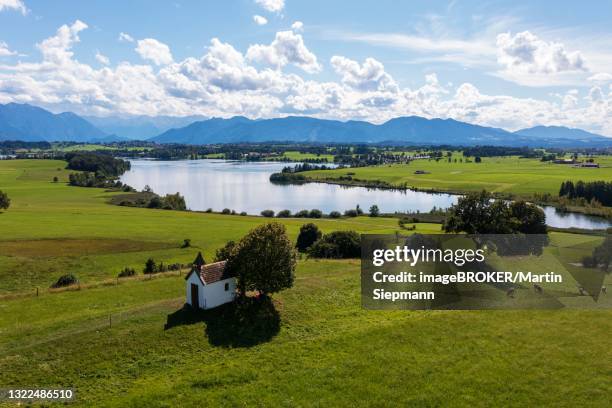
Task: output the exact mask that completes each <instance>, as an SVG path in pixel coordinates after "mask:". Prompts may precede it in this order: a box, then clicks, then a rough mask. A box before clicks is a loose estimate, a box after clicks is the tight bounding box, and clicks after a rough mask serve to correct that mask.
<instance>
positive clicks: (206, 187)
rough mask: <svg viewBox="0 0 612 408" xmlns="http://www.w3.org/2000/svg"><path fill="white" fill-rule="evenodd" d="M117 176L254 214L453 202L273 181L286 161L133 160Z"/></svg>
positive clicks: (422, 207)
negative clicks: (130, 165)
mask: <svg viewBox="0 0 612 408" xmlns="http://www.w3.org/2000/svg"><path fill="white" fill-rule="evenodd" d="M131 164H132V169H131V170H130V171H129V172H127V173H125V174H124V175H123V176H122V177H121V181H123V182H124V183H126V184H129V185H130V186H132V187H134V188H136V189H137V190H141V189H142V188H143V187H144V186H145V185H147V184H148V185H149V186H150V187H151V188H152V189H153V191H155V192H156V193H158V194H168V193H176V192H177V191H178V192H180V193H181V194H182V195H183V196H185V200H186V202H187V206H188V207H189V208H190V209H191V210H206V209H207V208H212V209H213V210H215V211H220V210H222V209H223V208H229V209H232V210H236V211H238V212H241V211H246V212H247V213H249V214H259V213H260V212H261V211H262V210H265V209H271V210H274V211H280V210H285V209H287V210H290V211H292V212H295V211H299V210H303V209H308V210H310V209H313V208H318V209H320V210H321V211H323V212H324V213H329V212H330V211H334V210H336V211H344V210H347V209H349V208H355V206H356V205H357V204H359V205H360V206H361V208H362V209H364V211H367V210H368V208H370V206H371V205H373V204H376V205H378V207H379V208H380V210H381V211H382V212H394V211H416V210H419V211H421V212H423V211H429V210H431V209H432V208H433V207H434V206H436V207H438V208H440V207H442V208H448V207H450V206H451V205H452V204H454V203H456V202H457V196H453V195H450V194H429V193H423V192H414V191H392V190H380V189H367V188H363V187H344V186H338V185H333V184H322V183H307V184H302V185H294V184H289V185H278V184H272V183H271V182H270V180H269V178H270V174H272V173H274V172H278V171H281V169H282V168H283V167H285V166H288V165H293V164H291V163H289V164H288V163H274V162H272V163H270V162H250V163H249V162H246V163H245V162H235V161H226V160H181V161H149V160H132V161H131Z"/></svg>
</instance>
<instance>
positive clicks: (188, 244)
mask: <svg viewBox="0 0 612 408" xmlns="http://www.w3.org/2000/svg"><path fill="white" fill-rule="evenodd" d="M190 246H191V240H190V239H189V238H185V239H184V240H183V245H181V248H189V247H190Z"/></svg>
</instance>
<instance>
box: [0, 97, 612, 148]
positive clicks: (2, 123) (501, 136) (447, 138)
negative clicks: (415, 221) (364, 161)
mask: <svg viewBox="0 0 612 408" xmlns="http://www.w3.org/2000/svg"><path fill="white" fill-rule="evenodd" d="M194 119H201V117H199V116H188V117H172V116H159V117H152V116H134V117H105V118H101V117H89V121H88V120H86V119H84V118H82V117H80V116H78V115H76V114H74V113H71V112H64V113H59V114H53V113H51V112H49V111H47V110H45V109H42V108H39V107H36V106H32V105H28V104H16V103H9V104H6V105H1V104H0V140H23V141H43V140H44V141H74V142H83V143H84V142H115V141H122V140H127V139H128V138H133V139H141V140H144V139H147V138H146V137H144V136H146V135H148V134H155V136H153V137H150V138H148V140H150V141H154V142H157V143H185V144H206V143H236V142H267V141H286V142H318V143H383V142H389V143H395V144H408V145H410V144H413V145H417V144H420V145H441V144H447V145H464V146H473V145H498V146H531V147H609V146H612V138H607V137H604V136H601V135H597V134H594V133H590V132H587V131H584V130H581V129H570V128H566V127H562V126H535V127H532V128H528V129H521V130H519V131H516V132H508V131H506V130H504V129H499V128H493V127H487V126H480V125H474V124H470V123H466V122H461V121H457V120H454V119H426V118H423V117H419V116H406V117H399V118H394V119H390V120H388V121H387V122H384V123H382V124H373V123H369V122H365V121H355V120H351V121H347V122H342V121H338V120H329V119H317V118H312V117H303V116H287V117H284V118H274V119H256V120H253V119H248V118H246V117H243V116H235V117H232V118H229V119H223V118H211V119H205V120H196V121H193V120H194ZM91 121H93V122H94V123H92V122H91ZM185 124H186V125H185ZM96 125H98V126H100V127H102V129H100V128H99V127H98V126H96ZM183 125H185V126H183ZM171 126H182V127H175V128H171V129H168V130H165V131H162V132H161V133H160V134H157V133H156V132H157V131H158V130H159V129H165V128H169V127H171ZM116 135H119V136H116Z"/></svg>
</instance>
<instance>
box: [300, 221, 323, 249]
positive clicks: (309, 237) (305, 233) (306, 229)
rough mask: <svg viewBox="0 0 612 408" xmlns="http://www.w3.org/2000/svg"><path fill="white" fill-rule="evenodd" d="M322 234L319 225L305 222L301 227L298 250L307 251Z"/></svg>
mask: <svg viewBox="0 0 612 408" xmlns="http://www.w3.org/2000/svg"><path fill="white" fill-rule="evenodd" d="M321 235H322V234H321V231H320V230H319V227H317V226H316V225H315V224H313V223H308V224H304V225H302V227H301V228H300V234H299V235H298V237H297V242H296V244H295V247H296V248H297V249H298V251H302V252H303V251H306V250H307V249H308V248H310V247H311V246H312V244H314V243H315V242H317V240H319V239H320V238H321Z"/></svg>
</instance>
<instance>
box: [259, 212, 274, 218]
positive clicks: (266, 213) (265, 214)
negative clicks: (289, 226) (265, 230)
mask: <svg viewBox="0 0 612 408" xmlns="http://www.w3.org/2000/svg"><path fill="white" fill-rule="evenodd" d="M261 216H262V217H266V218H272V217H274V211H272V210H263V211H262V212H261Z"/></svg>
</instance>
